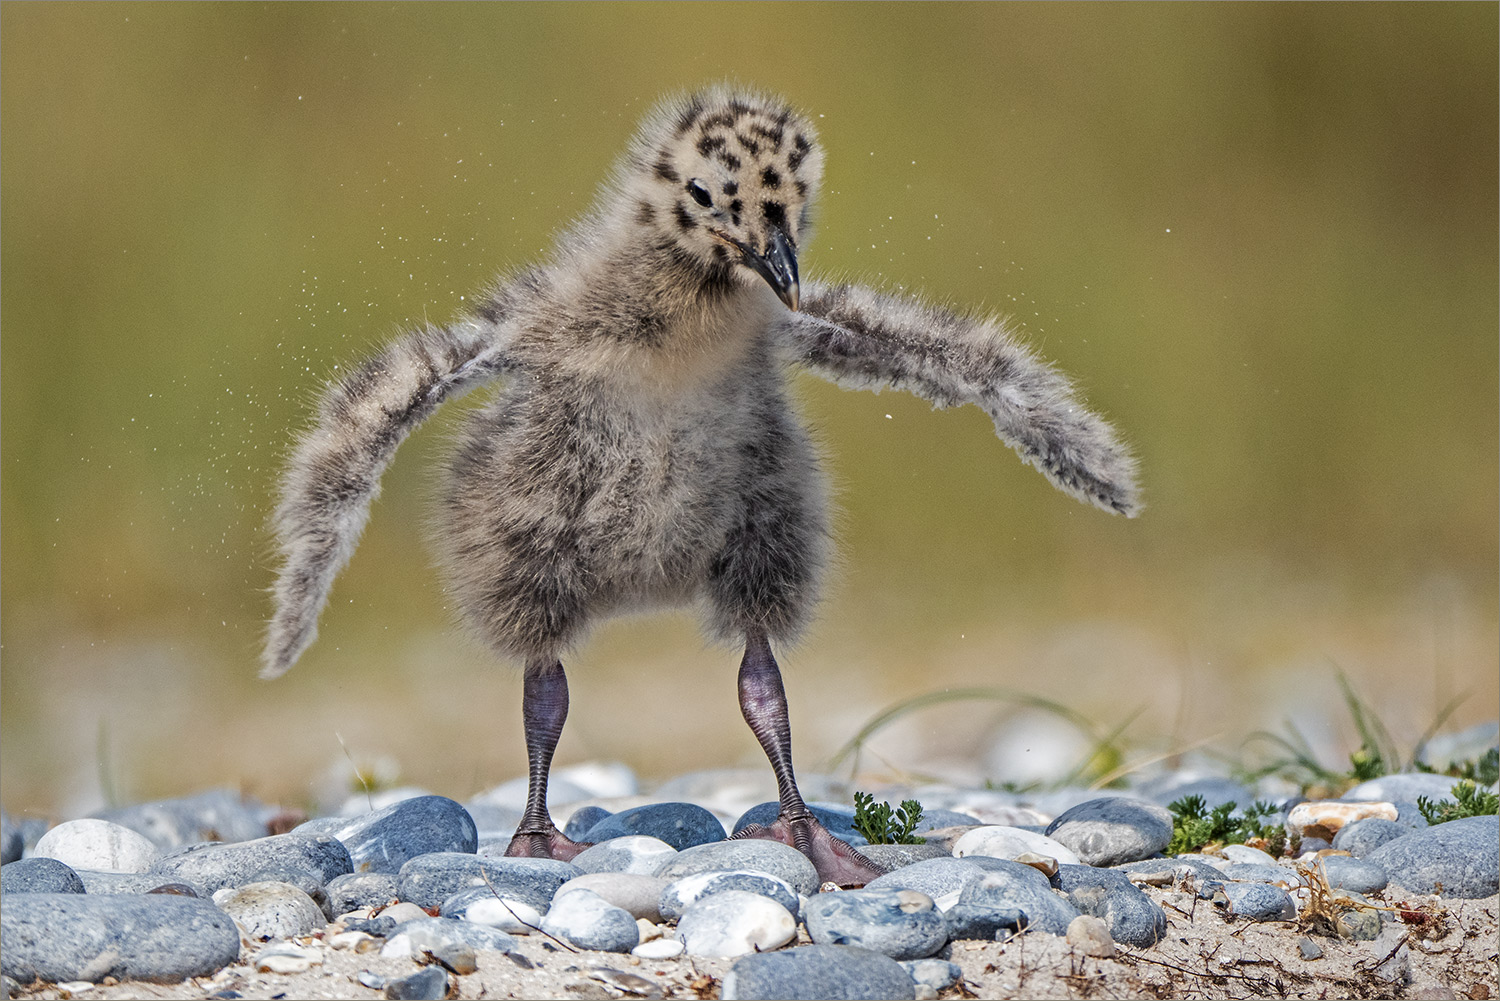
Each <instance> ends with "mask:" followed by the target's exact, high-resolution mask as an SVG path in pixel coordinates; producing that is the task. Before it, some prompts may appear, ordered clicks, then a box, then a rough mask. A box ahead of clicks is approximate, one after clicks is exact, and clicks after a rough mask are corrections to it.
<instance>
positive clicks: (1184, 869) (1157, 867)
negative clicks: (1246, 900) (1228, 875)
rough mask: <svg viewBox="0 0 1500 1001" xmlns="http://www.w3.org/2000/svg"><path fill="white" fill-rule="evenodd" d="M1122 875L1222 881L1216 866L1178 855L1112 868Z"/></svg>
mask: <svg viewBox="0 0 1500 1001" xmlns="http://www.w3.org/2000/svg"><path fill="white" fill-rule="evenodd" d="M1113 868H1115V869H1118V870H1119V871H1120V872H1123V873H1127V874H1129V873H1136V874H1141V875H1147V874H1155V873H1162V872H1166V873H1170V874H1171V876H1172V879H1173V880H1180V879H1184V878H1186V877H1189V876H1191V877H1192V878H1193V879H1196V880H1200V881H1201V880H1205V879H1222V878H1223V875H1224V874H1223V873H1221V872H1220V871H1219V869H1218V868H1217V867H1216V866H1212V865H1209V864H1208V863H1207V862H1202V861H1199V860H1198V859H1195V858H1188V857H1187V856H1185V855H1179V856H1177V857H1176V858H1162V859H1154V858H1153V859H1142V860H1141V861H1139V862H1127V863H1125V864H1124V865H1119V866H1114V867H1113Z"/></svg>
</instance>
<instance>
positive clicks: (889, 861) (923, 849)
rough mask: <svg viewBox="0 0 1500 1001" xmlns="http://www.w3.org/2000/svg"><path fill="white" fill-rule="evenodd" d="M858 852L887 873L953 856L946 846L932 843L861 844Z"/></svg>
mask: <svg viewBox="0 0 1500 1001" xmlns="http://www.w3.org/2000/svg"><path fill="white" fill-rule="evenodd" d="M859 853H860V854H861V855H863V856H864V857H865V858H867V859H869V860H870V861H871V862H874V863H875V864H876V865H878V866H880V868H882V869H884V870H885V871H886V872H888V873H891V872H895V871H896V870H897V869H902V868H905V867H906V866H909V865H914V864H915V863H917V862H926V861H927V860H928V859H935V858H952V857H953V853H952V852H951V851H949V850H948V849H947V848H944V847H943V846H942V845H934V844H924V845H861V846H860V849H859Z"/></svg>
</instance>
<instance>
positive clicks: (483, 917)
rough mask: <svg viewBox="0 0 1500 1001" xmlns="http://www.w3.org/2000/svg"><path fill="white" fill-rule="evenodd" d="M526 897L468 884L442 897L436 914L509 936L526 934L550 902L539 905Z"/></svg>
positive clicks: (534, 898)
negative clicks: (506, 933)
mask: <svg viewBox="0 0 1500 1001" xmlns="http://www.w3.org/2000/svg"><path fill="white" fill-rule="evenodd" d="M529 900H530V901H531V902H528V900H522V899H520V898H519V897H517V896H515V895H514V894H511V893H509V892H506V891H501V892H500V893H499V894H498V895H497V894H496V892H495V891H494V890H491V889H490V888H489V887H488V886H471V887H469V888H468V889H467V890H459V891H458V892H457V893H455V894H453V896H451V897H449V898H448V899H446V900H444V901H443V906H442V908H441V909H440V910H439V913H440V914H441V915H442V916H443V917H445V918H454V919H456V920H459V921H469V922H473V923H474V924H481V925H488V926H489V927H491V928H498V929H500V930H501V931H505V932H510V933H511V934H512V935H529V934H531V933H532V932H533V931H536V930H537V928H539V927H540V926H541V924H542V915H543V914H546V913H547V907H548V905H549V904H550V903H551V901H548V902H547V903H540V904H539V902H538V901H537V898H536V897H534V896H531V897H529ZM538 904H539V905H538Z"/></svg>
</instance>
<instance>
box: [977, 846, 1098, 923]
mask: <svg viewBox="0 0 1500 1001" xmlns="http://www.w3.org/2000/svg"><path fill="white" fill-rule="evenodd" d="M993 861H994V862H995V863H996V864H997V865H996V867H995V868H993V869H991V870H990V871H989V872H986V873H985V874H984V876H983V877H982V878H980V879H979V880H978V881H976V882H973V883H970V884H969V885H967V886H965V887H964V889H963V892H962V893H960V894H959V895H958V902H959V903H960V904H969V905H971V906H974V907H981V908H989V909H991V910H997V911H1009V910H1018V911H1020V912H1021V914H1022V915H1023V916H1024V917H1025V918H1026V926H1027V927H1028V928H1030V929H1031V930H1033V931H1043V932H1046V933H1047V934H1049V935H1066V934H1067V932H1068V922H1070V921H1072V920H1073V919H1074V918H1076V917H1078V910H1077V908H1075V907H1074V906H1073V905H1072V904H1070V903H1068V901H1067V900H1065V899H1064V898H1063V897H1062V896H1061V895H1059V894H1057V893H1055V892H1053V889H1052V884H1051V883H1049V882H1048V881H1047V877H1046V876H1043V875H1042V874H1041V873H1040V872H1039V871H1037V870H1036V869H1033V868H1032V867H1031V866H1029V865H1022V864H1021V863H1019V862H1007V861H1005V860H1004V859H994V860H993Z"/></svg>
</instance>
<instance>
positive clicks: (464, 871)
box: [397, 852, 583, 912]
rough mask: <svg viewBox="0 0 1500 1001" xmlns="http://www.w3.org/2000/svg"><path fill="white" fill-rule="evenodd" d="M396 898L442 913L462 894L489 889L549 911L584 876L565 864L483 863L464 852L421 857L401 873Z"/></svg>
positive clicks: (545, 861)
mask: <svg viewBox="0 0 1500 1001" xmlns="http://www.w3.org/2000/svg"><path fill="white" fill-rule="evenodd" d="M400 875H401V885H400V888H399V890H398V891H397V895H398V896H399V897H400V898H401V899H402V900H407V901H410V902H411V903H413V904H416V905H417V906H418V907H439V906H441V905H442V903H443V901H445V900H447V899H448V898H449V897H451V896H453V895H454V894H455V893H457V892H458V891H459V890H466V889H469V888H470V887H489V888H491V889H493V890H494V891H495V892H498V893H499V894H500V895H501V896H503V897H514V898H516V899H518V900H524V901H526V902H527V903H528V904H530V905H531V906H533V907H535V908H536V910H537V911H538V912H545V911H546V910H547V905H548V902H549V901H551V900H552V896H553V894H555V893H556V892H557V888H558V887H560V886H562V885H563V884H564V883H566V882H567V881H568V880H570V879H572V878H573V877H575V876H581V875H583V871H582V870H581V869H579V868H578V867H577V866H575V865H570V864H569V863H567V862H558V861H555V860H553V859H534V858H479V857H478V856H475V855H469V854H467V853H463V852H435V853H433V854H431V855H420V856H418V857H417V858H414V859H412V860H411V861H410V862H407V863H406V864H405V865H404V866H402V867H401V874H400Z"/></svg>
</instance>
